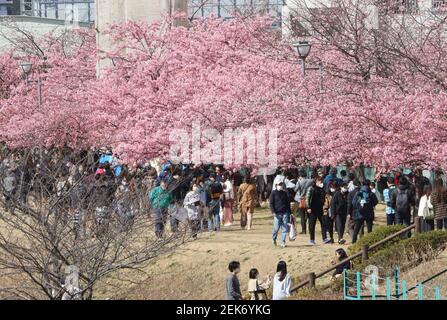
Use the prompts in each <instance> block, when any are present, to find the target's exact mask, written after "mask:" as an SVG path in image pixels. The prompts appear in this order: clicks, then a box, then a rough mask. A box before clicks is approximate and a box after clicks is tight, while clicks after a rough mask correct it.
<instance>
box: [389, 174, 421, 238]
mask: <svg viewBox="0 0 447 320" xmlns="http://www.w3.org/2000/svg"><path fill="white" fill-rule="evenodd" d="M391 205H392V207H393V209H394V210H395V212H396V213H395V215H396V224H403V225H405V226H406V227H408V226H409V225H411V212H412V208H413V207H414V206H415V205H416V198H415V193H414V192H413V189H412V188H410V183H409V182H408V179H407V178H406V177H401V178H400V179H399V185H398V187H397V188H396V192H394V193H393V194H392V198H391ZM410 235H411V232H410V231H409V232H408V236H410Z"/></svg>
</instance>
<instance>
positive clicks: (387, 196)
mask: <svg viewBox="0 0 447 320" xmlns="http://www.w3.org/2000/svg"><path fill="white" fill-rule="evenodd" d="M395 192H396V186H395V185H394V178H393V177H388V181H387V188H386V189H384V190H383V201H385V212H386V225H387V226H391V225H393V224H396V211H395V210H394V209H393V206H392V204H391V198H392V197H393V196H394V193H395Z"/></svg>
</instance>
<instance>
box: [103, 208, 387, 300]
mask: <svg viewBox="0 0 447 320" xmlns="http://www.w3.org/2000/svg"><path fill="white" fill-rule="evenodd" d="M376 216H377V221H376V223H377V224H383V223H384V219H385V215H384V212H383V206H379V208H378V210H377V214H376ZM235 218H236V221H235V225H234V226H232V227H229V228H224V229H223V230H222V231H221V232H218V233H212V234H210V233H204V234H201V235H200V237H199V239H198V240H196V241H194V242H192V243H188V244H186V245H185V246H184V247H182V248H179V249H178V250H177V251H176V252H174V253H171V254H168V255H166V256H162V257H160V258H159V259H158V260H157V261H153V262H152V263H151V264H150V265H149V266H147V267H146V268H144V269H143V271H142V272H132V273H129V272H121V273H119V274H117V275H115V278H114V279H109V280H108V281H107V282H108V284H109V285H108V286H107V287H104V288H101V289H100V290H98V291H97V296H96V298H107V299H117V298H120V299H222V298H223V297H224V292H225V286H224V284H225V277H226V275H227V269H226V268H227V265H228V262H229V261H231V260H239V261H240V262H241V264H242V274H241V276H240V280H241V286H242V290H243V292H246V286H247V281H248V272H249V270H250V268H253V267H256V268H257V269H258V270H259V271H260V274H261V277H264V276H266V275H267V274H270V275H271V276H273V275H274V273H275V268H276V264H277V262H278V261H280V260H285V261H286V262H287V263H288V266H289V272H291V274H292V275H293V276H294V278H295V281H298V279H297V278H299V277H300V276H302V275H305V274H306V273H309V272H313V271H317V272H318V271H321V270H324V269H325V268H326V267H328V266H330V261H331V259H332V258H333V255H334V251H335V250H336V249H337V248H339V247H340V245H338V244H329V245H328V244H322V243H321V232H320V231H319V229H317V234H316V238H317V245H316V246H312V247H311V246H308V245H307V243H308V241H309V239H308V236H304V235H300V236H298V238H297V240H296V241H294V242H288V247H287V248H285V249H281V248H279V247H273V246H272V243H271V229H272V223H273V222H272V221H273V220H272V217H271V214H270V211H269V210H267V209H265V208H264V209H257V210H256V212H255V219H254V227H253V229H252V230H251V231H245V230H241V229H240V227H238V223H239V220H238V218H239V216H238V214H236V215H235ZM348 245H349V243H348V244H345V245H344V247H347V246H348ZM322 281H323V282H325V281H328V277H326V278H323V279H322ZM320 283H321V282H320ZM112 284H113V285H115V286H116V287H115V288H112V289H111V288H110V285H112Z"/></svg>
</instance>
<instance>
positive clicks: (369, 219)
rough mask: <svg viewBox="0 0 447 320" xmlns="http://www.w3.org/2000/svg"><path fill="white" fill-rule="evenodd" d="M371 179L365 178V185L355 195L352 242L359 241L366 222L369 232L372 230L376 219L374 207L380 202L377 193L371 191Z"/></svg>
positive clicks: (353, 201)
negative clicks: (358, 238)
mask: <svg viewBox="0 0 447 320" xmlns="http://www.w3.org/2000/svg"><path fill="white" fill-rule="evenodd" d="M370 184H371V183H370V181H369V180H365V181H364V182H363V186H362V187H361V188H360V190H359V191H358V192H357V193H356V194H355V195H354V198H353V200H352V205H353V209H354V221H355V226H354V234H353V236H352V243H353V244H354V243H356V242H357V237H358V234H359V232H360V229H361V228H362V226H363V224H364V223H366V227H367V230H368V233H371V232H372V229H373V221H374V207H375V206H376V205H377V204H378V202H379V201H378V200H377V197H376V195H375V194H374V193H373V192H372V191H371V188H370Z"/></svg>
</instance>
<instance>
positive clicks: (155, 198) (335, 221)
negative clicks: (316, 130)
mask: <svg viewBox="0 0 447 320" xmlns="http://www.w3.org/2000/svg"><path fill="white" fill-rule="evenodd" d="M0 160H1V162H0V177H1V181H0V182H1V183H0V185H1V191H2V194H3V199H4V202H5V203H6V205H7V209H8V210H10V212H12V213H14V210H15V207H17V206H20V205H26V203H27V202H28V201H29V194H30V193H33V192H34V193H36V192H40V193H45V194H52V195H54V196H55V197H56V198H57V197H59V198H60V201H59V205H60V206H65V207H67V208H68V212H72V213H73V215H74V219H75V221H76V224H77V226H78V228H79V229H81V227H80V226H81V225H82V224H83V222H82V221H83V220H84V221H85V216H83V215H85V214H86V212H93V213H92V214H93V216H94V221H95V227H96V228H97V230H99V231H101V230H103V231H104V230H106V226H107V221H109V220H110V219H111V216H112V215H114V216H116V217H117V220H119V221H120V222H121V223H122V224H123V226H124V227H125V229H126V228H131V227H132V221H133V218H134V216H135V215H136V214H144V215H146V216H148V217H149V218H150V219H152V221H153V222H154V223H153V224H154V229H155V230H154V232H155V235H156V236H157V237H159V238H163V237H164V236H165V234H166V226H167V223H169V227H170V231H171V232H174V233H175V232H177V231H178V230H179V227H180V225H182V226H187V228H189V230H190V232H191V235H192V237H194V238H196V237H197V235H198V234H199V233H200V232H206V231H208V232H219V231H220V230H221V228H226V227H230V226H233V225H234V220H235V219H234V215H235V214H236V213H238V214H239V215H240V219H239V220H240V228H242V229H243V230H246V231H247V232H248V231H250V230H251V229H252V228H253V215H254V213H255V207H257V206H259V205H261V204H262V203H264V202H266V201H268V205H269V208H270V210H271V213H272V215H273V231H272V244H273V245H274V246H277V245H278V237H279V236H280V239H279V242H280V243H279V245H280V247H282V248H284V247H286V241H287V238H288V237H289V238H290V229H291V226H292V227H295V226H294V225H295V221H296V220H299V222H300V223H299V226H300V227H301V230H300V233H301V234H302V235H307V234H308V235H309V245H316V243H317V242H316V225H317V223H318V224H319V225H320V229H321V241H322V243H324V244H333V243H335V242H337V243H338V244H339V245H344V244H346V243H347V240H346V239H345V237H346V235H349V237H350V238H351V242H352V243H355V242H356V241H357V239H358V238H359V235H361V234H363V233H364V227H365V226H366V231H367V232H368V233H369V232H372V229H373V222H374V220H375V209H376V206H377V204H378V203H379V202H382V203H383V204H384V205H385V211H386V221H387V224H388V225H393V224H403V225H405V226H409V225H410V224H412V223H414V218H415V217H420V218H421V219H418V221H420V222H421V226H420V227H421V229H422V230H424V231H430V230H434V229H435V228H436V229H447V188H446V186H445V183H444V180H443V179H442V177H441V175H437V177H436V178H435V179H434V183H433V185H432V183H431V181H430V179H428V178H427V177H425V176H424V175H423V174H422V171H420V170H416V171H414V172H409V173H407V174H403V172H402V171H401V170H395V171H393V172H389V173H379V174H378V175H377V176H376V178H375V179H374V180H375V181H370V180H368V179H365V178H364V177H363V176H362V175H360V174H357V175H356V173H355V171H352V172H347V171H346V170H341V171H340V172H339V171H338V170H337V169H336V168H330V167H328V168H324V167H319V168H312V169H311V168H302V169H281V168H280V169H278V170H277V171H276V173H275V174H273V175H266V174H258V173H257V172H256V171H255V169H249V168H241V169H231V170H227V169H225V168H224V166H222V165H212V164H210V165H194V164H189V165H186V164H173V163H170V162H169V161H164V162H155V163H146V164H143V165H139V166H135V167H128V166H125V165H122V164H120V163H119V162H118V161H117V159H116V158H115V157H114V156H113V155H112V154H111V152H109V151H108V150H100V151H99V152H96V153H93V154H77V155H76V156H75V157H74V156H73V155H71V156H67V155H66V154H64V153H63V152H56V153H52V154H50V153H47V152H45V151H44V152H43V153H42V152H38V153H31V154H28V155H26V156H24V155H23V154H20V153H19V154H17V153H11V154H10V155H8V156H2V158H1V159H0ZM42 191H45V192H42ZM168 221H169V222H168ZM84 227H85V225H84ZM75 229H76V228H75ZM346 257H347V256H346V252H345V251H344V249H342V248H339V249H337V259H338V260H337V261H342V260H344V259H345V258H346ZM350 267H351V266H350V265H349V264H345V265H341V266H340V267H339V268H337V269H336V270H335V272H334V275H333V276H338V275H340V274H342V272H343V270H344V269H349V268H350ZM229 270H230V276H229V277H228V279H227V299H232V300H235V299H236V300H237V299H242V294H241V292H240V285H239V282H238V280H237V274H238V273H239V272H240V264H239V263H238V262H232V263H230V266H229ZM249 279H250V280H249V283H248V291H249V294H250V298H251V299H254V300H256V299H266V291H267V290H268V289H269V288H270V286H272V287H273V296H272V298H273V299H284V298H287V297H288V296H290V288H291V284H292V278H291V276H290V275H289V274H288V272H287V265H286V263H285V262H284V261H281V262H280V263H278V266H277V273H276V274H275V275H274V277H273V279H270V277H268V278H266V279H265V280H263V281H260V280H259V279H260V275H259V271H258V270H257V269H251V270H250V272H249Z"/></svg>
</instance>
